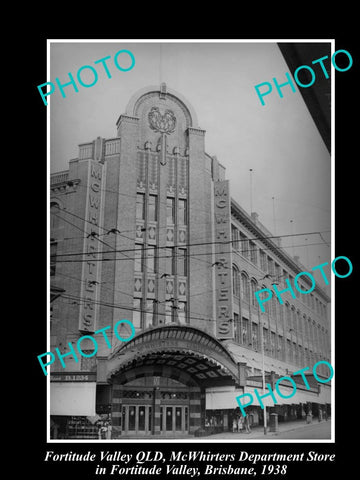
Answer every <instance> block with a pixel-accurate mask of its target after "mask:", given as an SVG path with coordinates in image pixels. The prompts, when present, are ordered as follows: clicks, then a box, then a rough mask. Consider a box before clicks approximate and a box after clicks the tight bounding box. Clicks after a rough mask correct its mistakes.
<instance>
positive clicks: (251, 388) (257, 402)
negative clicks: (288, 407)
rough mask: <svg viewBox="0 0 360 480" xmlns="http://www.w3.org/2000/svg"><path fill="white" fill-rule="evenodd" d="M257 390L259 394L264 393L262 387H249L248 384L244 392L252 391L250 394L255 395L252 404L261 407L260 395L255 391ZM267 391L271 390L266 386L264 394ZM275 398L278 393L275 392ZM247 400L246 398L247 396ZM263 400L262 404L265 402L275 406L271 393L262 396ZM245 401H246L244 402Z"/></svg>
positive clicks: (268, 405)
mask: <svg viewBox="0 0 360 480" xmlns="http://www.w3.org/2000/svg"><path fill="white" fill-rule="evenodd" d="M255 390H257V392H258V394H259V395H260V396H262V395H263V393H262V388H255V387H248V386H246V387H245V392H244V393H250V394H251V395H252V397H253V402H252V405H254V406H256V407H261V404H260V402H259V400H258V397H257V395H256V393H255ZM267 393H270V392H269V390H268V389H267V388H266V389H265V393H264V395H266V394H267ZM275 398H276V394H275ZM245 400H246V397H245ZM261 401H262V404H263V405H266V406H267V407H273V406H274V401H273V399H272V397H271V395H269V396H266V397H264V398H262V399H261ZM244 403H245V402H244Z"/></svg>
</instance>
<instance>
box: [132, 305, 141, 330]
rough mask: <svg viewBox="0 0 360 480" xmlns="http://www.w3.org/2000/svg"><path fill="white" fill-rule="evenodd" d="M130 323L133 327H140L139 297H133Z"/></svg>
mask: <svg viewBox="0 0 360 480" xmlns="http://www.w3.org/2000/svg"><path fill="white" fill-rule="evenodd" d="M132 324H133V325H134V327H135V328H140V327H141V298H134V310H133V318H132Z"/></svg>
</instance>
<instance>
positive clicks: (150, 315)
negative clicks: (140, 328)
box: [144, 299, 155, 328]
mask: <svg viewBox="0 0 360 480" xmlns="http://www.w3.org/2000/svg"><path fill="white" fill-rule="evenodd" d="M154 319H155V300H154V299H148V300H146V308H145V319H144V328H148V327H151V326H152V325H153V324H154Z"/></svg>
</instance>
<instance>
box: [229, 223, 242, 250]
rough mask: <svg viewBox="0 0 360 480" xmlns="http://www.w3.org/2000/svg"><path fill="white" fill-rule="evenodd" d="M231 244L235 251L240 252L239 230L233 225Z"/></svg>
mask: <svg viewBox="0 0 360 480" xmlns="http://www.w3.org/2000/svg"><path fill="white" fill-rule="evenodd" d="M231 242H232V247H233V249H234V250H236V251H237V252H238V251H239V250H240V242H239V230H238V229H237V228H236V227H235V225H231Z"/></svg>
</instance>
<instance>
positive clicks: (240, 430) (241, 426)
mask: <svg viewBox="0 0 360 480" xmlns="http://www.w3.org/2000/svg"><path fill="white" fill-rule="evenodd" d="M243 428H244V417H243V416H242V415H240V416H239V419H238V432H239V433H242V431H243Z"/></svg>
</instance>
